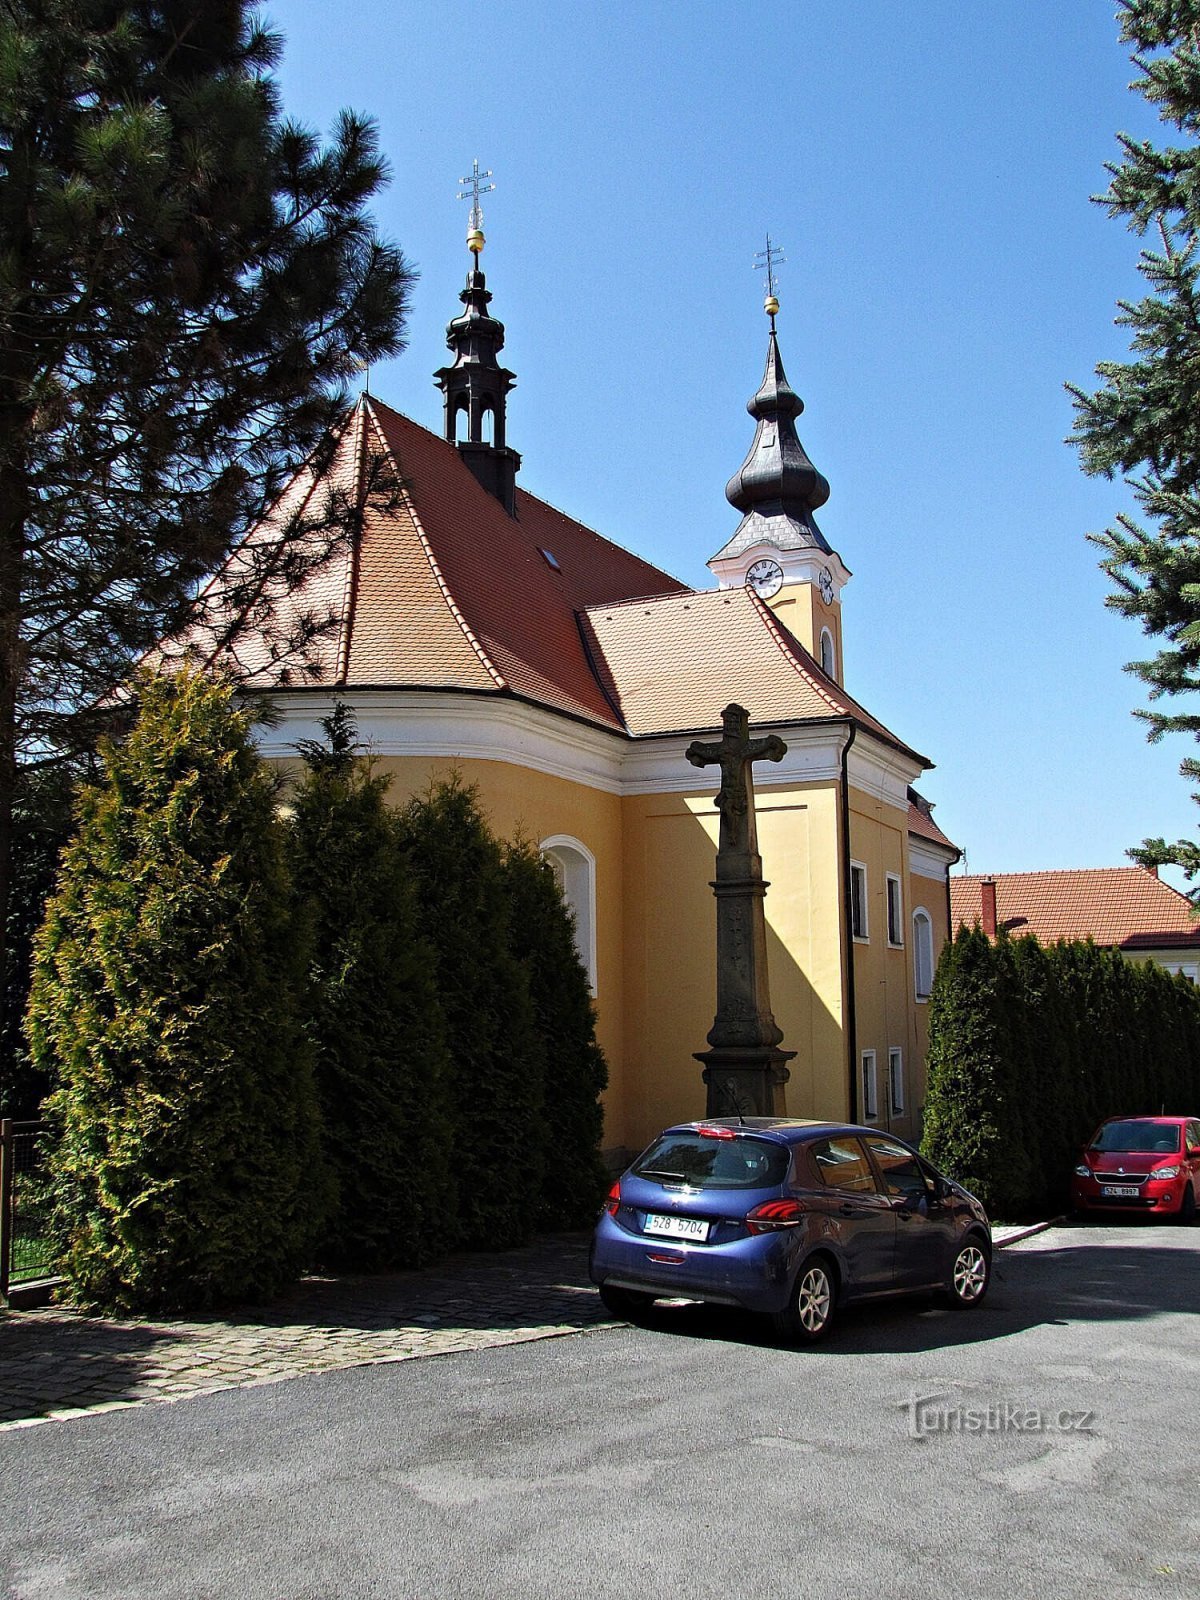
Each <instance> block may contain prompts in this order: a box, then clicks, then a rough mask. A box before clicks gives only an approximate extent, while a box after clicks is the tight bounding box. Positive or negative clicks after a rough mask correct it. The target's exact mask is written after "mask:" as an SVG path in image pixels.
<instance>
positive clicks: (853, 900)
mask: <svg viewBox="0 0 1200 1600" xmlns="http://www.w3.org/2000/svg"><path fill="white" fill-rule="evenodd" d="M850 931H851V933H852V934H853V935H854V937H855V938H856V939H869V938H870V934H869V932H868V930H867V869H866V867H864V866H863V864H862V862H861V861H852V862H851V863H850Z"/></svg>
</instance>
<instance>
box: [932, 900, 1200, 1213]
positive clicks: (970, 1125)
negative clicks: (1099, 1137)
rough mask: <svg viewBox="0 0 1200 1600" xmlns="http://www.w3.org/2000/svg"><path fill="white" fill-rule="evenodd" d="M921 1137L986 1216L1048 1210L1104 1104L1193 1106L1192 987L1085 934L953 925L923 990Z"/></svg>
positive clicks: (1197, 1053)
mask: <svg viewBox="0 0 1200 1600" xmlns="http://www.w3.org/2000/svg"><path fill="white" fill-rule="evenodd" d="M927 1068H928V1090H927V1093H926V1099H925V1110H924V1136H923V1139H922V1146H921V1147H922V1149H923V1150H924V1152H925V1153H926V1154H927V1155H928V1156H929V1158H930V1159H931V1160H932V1161H934V1162H936V1163H937V1164H938V1166H940V1167H943V1168H944V1169H945V1170H946V1171H948V1172H950V1173H952V1174H953V1175H954V1176H955V1177H956V1178H958V1179H960V1181H961V1182H963V1183H965V1184H966V1185H967V1187H968V1188H970V1189H972V1190H974V1192H975V1193H976V1194H978V1195H979V1197H980V1199H981V1200H982V1201H983V1202H984V1204H985V1205H986V1206H987V1207H988V1209H989V1210H990V1211H991V1212H992V1213H993V1214H994V1215H996V1216H1002V1217H1005V1218H1020V1217H1023V1216H1027V1215H1037V1214H1044V1213H1045V1212H1047V1211H1052V1210H1061V1209H1062V1208H1063V1207H1064V1206H1065V1205H1066V1204H1067V1203H1068V1200H1069V1189H1070V1175H1071V1170H1072V1168H1073V1167H1074V1166H1075V1164H1076V1162H1077V1161H1078V1159H1079V1148H1080V1146H1081V1145H1082V1144H1083V1143H1084V1142H1085V1141H1086V1140H1087V1139H1088V1137H1089V1136H1090V1134H1091V1133H1092V1131H1093V1130H1094V1128H1095V1127H1096V1125H1097V1123H1099V1122H1100V1121H1102V1120H1103V1119H1104V1118H1105V1117H1111V1116H1138V1115H1148V1114H1159V1113H1166V1114H1176V1115H1194V1114H1196V1112H1197V1108H1198V1107H1200V992H1197V990H1196V988H1195V986H1194V985H1193V984H1191V983H1189V982H1188V981H1187V979H1185V978H1180V977H1174V976H1172V975H1171V974H1170V973H1167V972H1165V971H1164V970H1163V969H1162V968H1161V967H1158V966H1155V965H1154V964H1153V963H1150V962H1145V963H1142V962H1133V961H1128V960H1126V959H1125V957H1124V956H1122V955H1120V954H1118V953H1117V952H1116V951H1112V950H1103V949H1101V948H1099V947H1098V946H1097V945H1095V944H1093V943H1092V942H1091V941H1090V940H1089V941H1087V942H1086V943H1081V942H1066V941H1064V942H1061V943H1058V944H1054V945H1049V946H1043V945H1041V944H1039V943H1038V941H1037V940H1036V939H1035V938H1033V937H1032V936H1029V935H1026V936H1024V937H1022V938H1019V939H1011V938H1009V937H1007V936H1005V935H1004V934H1001V935H1000V937H999V938H997V939H995V940H991V939H989V938H987V936H986V935H984V934H983V933H982V932H981V931H980V929H979V927H978V926H976V927H975V928H974V929H967V928H960V929H959V932H958V936H957V938H956V939H954V940H953V942H952V943H950V944H947V945H946V947H945V948H944V949H943V951H942V956H941V960H940V961H939V963H938V970H937V974H936V977H935V979H934V985H933V993H932V995H931V997H930V1017H929V1050H928V1055H927Z"/></svg>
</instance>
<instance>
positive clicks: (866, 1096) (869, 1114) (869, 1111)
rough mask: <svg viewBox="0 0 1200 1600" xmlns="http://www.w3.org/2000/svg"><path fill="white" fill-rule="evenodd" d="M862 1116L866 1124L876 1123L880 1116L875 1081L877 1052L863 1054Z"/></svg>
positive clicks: (866, 1051)
mask: <svg viewBox="0 0 1200 1600" xmlns="http://www.w3.org/2000/svg"><path fill="white" fill-rule="evenodd" d="M862 1114H863V1121H864V1122H874V1121H875V1118H876V1117H877V1116H878V1115H879V1089H878V1085H877V1084H876V1081H875V1052H874V1050H864V1051H863V1053H862Z"/></svg>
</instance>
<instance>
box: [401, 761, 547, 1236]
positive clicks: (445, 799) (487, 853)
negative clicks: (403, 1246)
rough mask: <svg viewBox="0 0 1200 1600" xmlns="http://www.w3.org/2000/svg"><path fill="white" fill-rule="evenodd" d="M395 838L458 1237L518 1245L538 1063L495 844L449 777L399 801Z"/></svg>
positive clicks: (469, 795) (531, 1160)
mask: <svg viewBox="0 0 1200 1600" xmlns="http://www.w3.org/2000/svg"><path fill="white" fill-rule="evenodd" d="M401 836H402V839H403V842H404V847H405V854H406V857H407V860H408V863H409V867H410V869H411V871H412V874H413V878H414V881H415V883H416V887H417V898H418V904H419V907H420V916H421V925H422V928H423V930H424V932H425V936H426V937H427V938H428V940H429V942H430V943H431V944H432V945H433V947H434V949H435V951H436V953H437V964H438V991H439V993H440V995H441V1000H442V1009H443V1012H444V1014H445V1018H446V1033H447V1043H448V1047H449V1051H450V1073H449V1080H448V1081H449V1104H450V1111H451V1118H452V1123H453V1138H452V1146H451V1148H452V1151H453V1174H452V1175H453V1178H454V1181H455V1184H456V1187H457V1191H458V1218H459V1234H460V1241H461V1242H462V1243H463V1244H465V1245H468V1246H471V1247H475V1248H481V1249H489V1248H496V1247H498V1246H502V1245H512V1244H519V1243H521V1242H522V1241H523V1240H524V1239H526V1238H527V1237H528V1236H529V1233H530V1232H531V1230H532V1229H533V1227H534V1226H535V1225H536V1222H537V1220H538V1209H539V1203H538V1202H539V1196H540V1194H541V1181H542V1161H543V1151H544V1144H545V1126H544V1122H543V1116H542V1085H543V1082H544V1079H545V1063H544V1056H543V1047H542V1041H541V1038H540V1036H539V1034H538V1032H537V1028H536V1024H535V1019H534V1010H533V1003H532V1001H531V999H530V994H529V978H528V973H527V971H526V968H525V966H524V965H523V964H522V962H521V961H520V960H519V959H518V958H517V956H516V955H515V954H514V949H513V928H512V916H511V910H510V903H509V894H508V884H507V881H506V877H505V872H504V860H503V854H502V851H501V847H500V844H499V842H498V841H497V839H496V838H495V836H494V835H493V833H492V831H491V829H490V828H489V826H488V824H487V821H486V819H485V818H484V816H483V813H482V811H481V810H480V807H479V799H478V795H477V793H476V791H475V789H474V788H473V787H470V786H468V785H466V784H464V783H463V782H462V781H461V779H460V778H459V777H458V776H457V775H454V776H452V777H450V778H449V779H447V780H446V781H444V782H441V783H434V784H431V785H430V787H429V789H428V790H427V791H426V792H425V793H424V794H423V795H419V796H417V797H415V798H414V799H413V800H411V801H410V802H409V804H408V805H407V806H406V807H405V809H404V811H403V813H402V814H401Z"/></svg>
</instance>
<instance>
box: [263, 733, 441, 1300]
mask: <svg viewBox="0 0 1200 1600" xmlns="http://www.w3.org/2000/svg"><path fill="white" fill-rule="evenodd" d="M324 728H325V733H326V738H327V740H328V743H327V744H326V745H320V744H316V743H305V744H304V745H302V746H301V753H302V754H303V756H304V759H305V762H306V764H307V767H308V773H307V776H306V778H305V780H304V781H303V782H302V783H301V784H300V785H299V786H298V787H297V788H296V790H295V791H294V794H293V796H292V801H293V805H292V812H293V816H292V824H291V828H290V830H289V833H290V838H291V846H292V861H293V866H294V871H295V878H296V889H297V893H298V895H299V896H300V897H301V899H302V900H303V901H304V903H305V905H306V907H307V910H308V918H309V927H310V935H311V936H310V960H309V970H308V985H307V999H306V1007H305V1009H306V1013H307V1018H308V1024H309V1028H310V1030H311V1034H312V1038H313V1042H314V1045H315V1047H316V1070H317V1097H318V1103H319V1108H320V1115H321V1130H322V1141H323V1144H324V1151H325V1156H326V1159H327V1161H328V1163H329V1165H330V1168H331V1169H332V1173H333V1178H334V1184H335V1191H336V1192H335V1196H334V1200H333V1204H332V1205H331V1208H330V1212H329V1215H328V1218H327V1221H326V1226H325V1229H324V1233H323V1237H322V1242H321V1245H320V1249H319V1255H320V1259H321V1262H322V1264H323V1265H327V1266H331V1267H338V1268H345V1269H353V1270H356V1271H381V1270H385V1269H388V1268H393V1267H400V1266H415V1265H418V1264H419V1263H421V1262H423V1261H426V1260H428V1259H429V1257H430V1256H431V1255H432V1254H434V1253H436V1252H437V1251H438V1250H441V1249H444V1248H445V1245H446V1221H447V1218H452V1217H453V1216H454V1203H453V1193H452V1188H451V1182H450V1172H449V1159H448V1158H449V1149H448V1146H449V1139H448V1133H449V1126H450V1118H449V1113H448V1109H447V1091H448V1071H449V1057H448V1055H447V1051H446V1027H445V1021H444V1018H443V1015H442V1007H441V1000H440V997H439V994H438V982H437V968H436V964H435V959H434V954H433V950H432V947H431V946H430V944H429V941H428V940H427V939H426V938H425V937H424V936H423V935H422V934H421V932H420V931H419V929H418V924H417V908H416V901H415V896H414V892H413V886H412V882H411V878H410V875H409V873H408V870H407V868H406V866H405V862H404V858H403V855H402V853H401V848H400V838H399V834H398V831H397V828H396V822H395V817H394V815H393V813H392V812H391V811H390V810H389V809H388V806H387V803H386V794H387V788H388V780H387V779H386V778H384V777H380V776H377V775H375V774H374V772H373V771H372V767H371V762H370V761H369V760H367V759H364V758H362V757H358V756H356V754H355V731H354V722H353V718H352V716H351V715H350V714H349V712H348V711H347V709H346V708H345V707H344V706H340V705H339V706H338V707H337V708H336V709H335V711H334V714H333V716H332V717H330V718H328V719H327V720H326V722H325V723H324Z"/></svg>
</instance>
